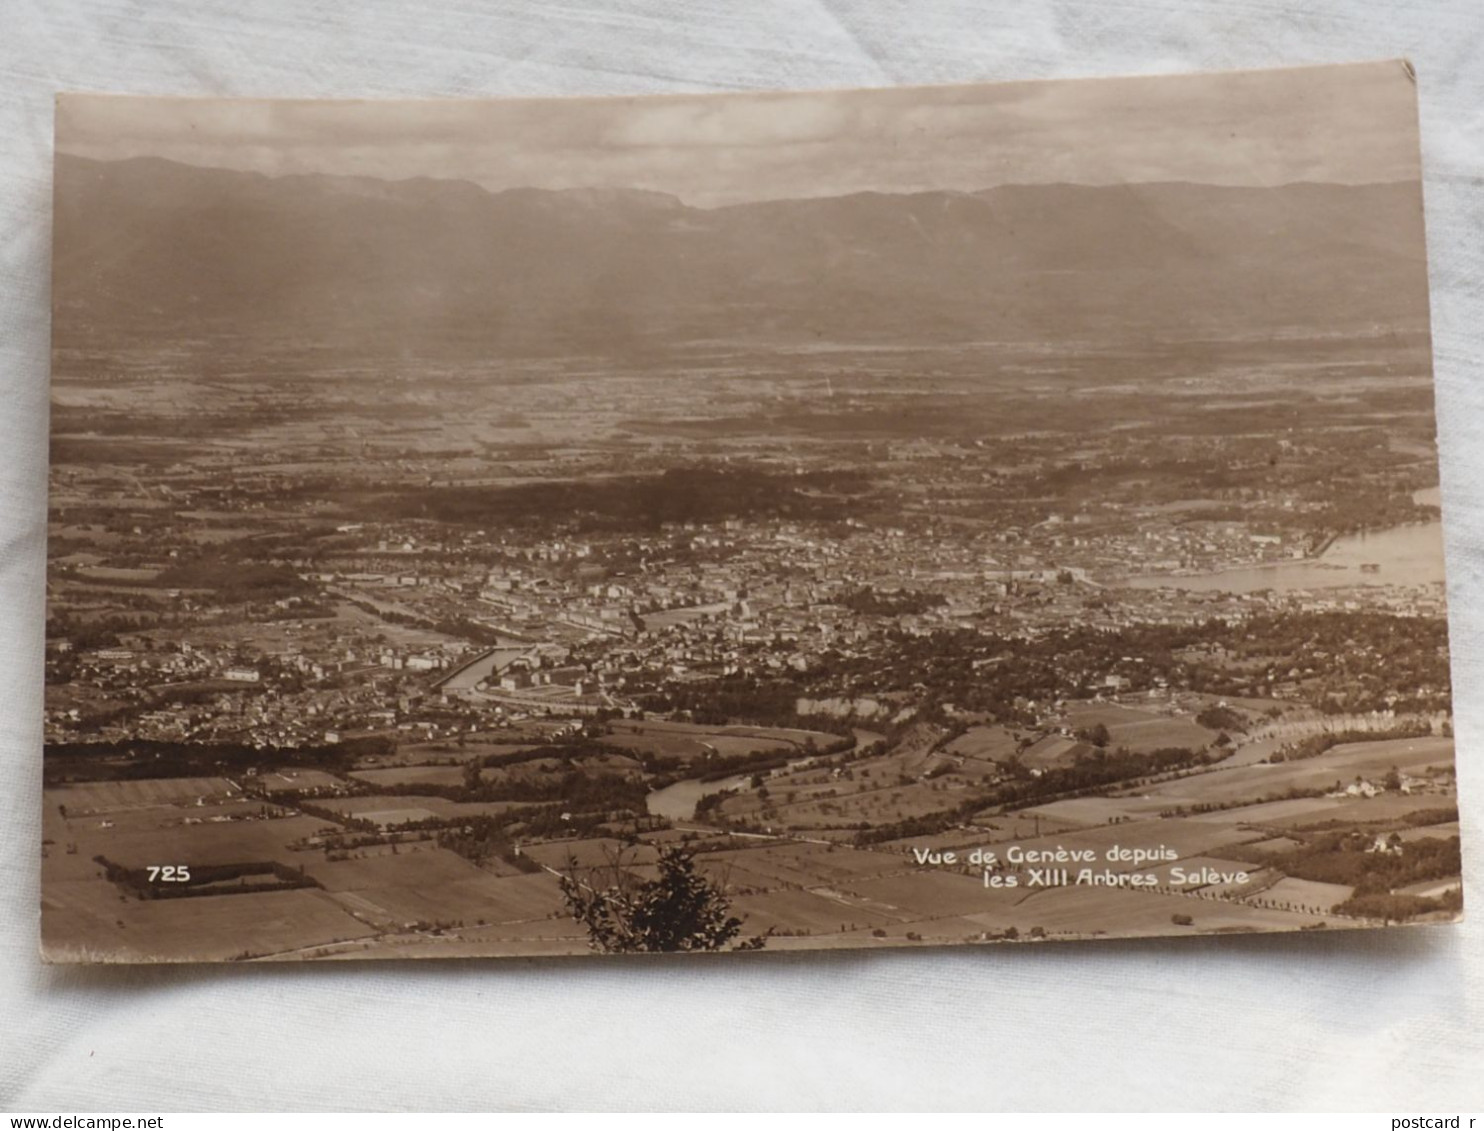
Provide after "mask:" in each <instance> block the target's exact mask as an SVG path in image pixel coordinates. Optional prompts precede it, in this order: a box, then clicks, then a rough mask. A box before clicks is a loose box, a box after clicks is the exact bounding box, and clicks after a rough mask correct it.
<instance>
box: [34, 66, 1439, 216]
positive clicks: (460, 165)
mask: <svg viewBox="0 0 1484 1131" xmlns="http://www.w3.org/2000/svg"><path fill="white" fill-rule="evenodd" d="M57 145H58V148H59V149H61V150H63V151H68V152H75V153H83V154H85V155H88V156H93V157H103V158H110V157H128V156H139V155H144V154H150V155H157V156H162V157H168V158H172V159H174V160H178V161H185V162H189V163H192V164H201V165H219V166H225V167H229V168H239V169H253V170H257V171H261V172H266V173H272V174H280V173H306V172H331V173H358V174H362V175H370V176H378V177H386V178H401V177H413V176H433V177H451V178H463V179H469V180H474V181H477V182H479V183H481V184H483V185H485V186H486V187H488V188H491V189H495V190H499V189H504V188H512V187H520V186H535V187H550V188H571V187H584V186H632V187H639V188H649V189H655V190H658V191H662V192H669V193H673V194H674V195H676V196H679V197H680V198H682V199H683V200H686V201H688V202H690V203H692V204H696V205H701V206H710V205H716V204H725V203H730V202H733V201H738V200H748V199H765V198H779V197H788V196H824V195H836V194H842V193H848V192H858V191H864V190H876V191H884V192H902V191H916V190H921V189H931V188H948V189H966V190H973V189H981V188H987V187H990V186H992V185H995V184H1002V183H1005V182H1012V181H1014V182H1023V183H1045V182H1051V181H1072V182H1080V183H1093V184H1096V183H1110V182H1119V181H1150V180H1186V181H1198V182H1204V183H1213V184H1259V185H1261V184H1281V183H1285V182H1289V181H1296V180H1328V181H1337V182H1347V183H1357V182H1366V181H1390V180H1402V179H1410V178H1415V177H1417V176H1418V171H1419V170H1418V151H1417V148H1418V147H1417V134H1416V102H1415V88H1414V86H1413V84H1412V82H1411V80H1410V79H1409V78H1408V77H1407V76H1406V75H1405V73H1404V72H1403V70H1402V68H1401V65H1400V64H1398V63H1394V62H1393V63H1375V64H1361V65H1351V66H1330V67H1312V68H1298V69H1293V70H1286V71H1248V72H1234V73H1230V74H1220V75H1184V76H1173V77H1139V78H1127V79H1073V80H1064V81H1050V82H1021V83H1000V84H980V85H963V86H942V87H916V88H911V87H909V88H895V89H885V90H860V91H825V92H816V93H797V92H791V93H761V94H727V95H665V96H658V97H620V98H566V99H524V100H522V99H508V100H498V101H457V100H442V101H439V100H428V101H400V102H366V101H361V102H352V101H347V102H324V101H321V102H305V101H263V100H231V99H181V98H170V99H164V98H134V97H103V96H81V95H78V96H65V97H63V98H62V99H61V100H59V103H58V110H57Z"/></svg>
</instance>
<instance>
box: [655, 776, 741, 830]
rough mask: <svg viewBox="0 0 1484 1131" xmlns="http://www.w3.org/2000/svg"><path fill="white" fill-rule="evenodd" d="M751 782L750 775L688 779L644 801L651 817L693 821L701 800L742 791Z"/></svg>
mask: <svg viewBox="0 0 1484 1131" xmlns="http://www.w3.org/2000/svg"><path fill="white" fill-rule="evenodd" d="M751 780H752V775H750V774H736V775H734V776H732V777H729V778H719V779H718V780H716V781H701V779H700V778H686V779H685V780H684V781H678V782H676V783H675V784H674V785H667V786H665V788H664V789H657V790H655V791H654V792H653V793H651V794H650V795H649V796H648V797H646V798H645V799H644V805H645V808H647V809H648V810H649V812H650V815H651V816H655V817H664V818H666V819H667V820H671V821H693V820H695V819H696V805H697V804H699V802H700V800H701V798H703V797H706V796H707V795H709V794H712V793H720V792H721V791H722V790H724V789H741V788H743V787H745V786H746V785H747V783H748V782H749V781H751Z"/></svg>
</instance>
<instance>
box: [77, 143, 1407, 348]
mask: <svg viewBox="0 0 1484 1131" xmlns="http://www.w3.org/2000/svg"><path fill="white" fill-rule="evenodd" d="M54 199H55V204H56V227H55V244H54V279H55V285H54V326H55V332H56V335H57V338H58V341H59V342H65V341H68V340H71V339H73V338H77V337H79V336H82V337H103V338H106V337H107V335H108V334H109V333H110V332H118V333H148V332H153V333H164V334H168V333H178V332H179V329H180V328H181V327H182V326H187V325H189V326H193V327H195V328H197V329H198V330H200V331H203V332H207V333H214V334H223V335H228V334H229V335H233V336H239V337H243V336H245V337H247V338H254V337H264V336H278V337H290V338H292V337H295V336H297V337H302V338H304V339H305V340H309V341H330V342H339V341H343V340H347V339H355V338H361V339H363V340H382V339H385V340H387V341H401V342H402V343H403V344H404V345H416V346H417V347H418V348H419V349H423V348H430V349H435V348H438V346H439V343H440V342H441V343H444V344H449V343H459V344H460V345H461V347H464V348H473V349H476V350H478V351H482V352H486V353H488V354H490V355H492V356H499V355H511V356H527V355H532V354H538V355H551V354H561V353H563V352H576V353H584V354H586V353H597V354H615V355H628V354H632V353H635V352H640V353H643V352H652V351H655V350H661V351H663V350H667V349H672V348H674V347H676V346H679V345H682V344H684V343H685V342H688V341H696V340H718V339H729V340H748V341H756V342H758V343H759V344H767V343H774V344H786V343H793V342H807V341H811V340H821V339H822V340H830V341H860V342H874V343H881V342H895V343H900V344H903V345H911V344H913V343H919V344H938V343H945V342H954V341H969V340H983V339H993V338H1000V337H1005V336H1007V335H1008V336H1014V337H1019V338H1038V337H1040V338H1046V339H1048V340H1056V339H1057V338H1063V337H1079V338H1088V337H1091V338H1094V339H1097V338H1107V339H1109V340H1110V341H1117V340H1119V339H1120V338H1121V337H1125V336H1127V335H1129V334H1133V335H1135V336H1138V337H1140V338H1147V337H1149V336H1151V335H1152V336H1154V337H1160V336H1180V335H1182V334H1188V333H1191V332H1211V333H1241V334H1244V335H1250V334H1253V333H1261V332H1263V331H1264V329H1265V328H1270V329H1271V330H1273V331H1275V332H1276V331H1283V332H1290V331H1292V330H1294V329H1295V328H1303V327H1310V328H1312V329H1314V330H1316V331H1319V332H1344V331H1346V330H1348V329H1357V330H1359V329H1364V328H1367V327H1370V328H1374V327H1376V326H1396V327H1407V328H1415V327H1417V326H1425V324H1426V318H1427V304H1426V261H1425V255H1424V253H1423V241H1422V229H1421V189H1420V185H1418V184H1416V183H1415V182H1379V183H1376V184H1372V185H1338V184H1326V183H1323V182H1294V183H1292V184H1290V185H1284V186H1273V187H1264V188H1248V187H1242V186H1220V185H1203V184H1199V183H1194V182H1180V181H1169V182H1148V183H1142V184H1114V185H1078V184H1048V185H1001V186H995V187H991V188H986V189H982V190H974V191H961V190H922V191H916V192H911V193H882V192H871V191H866V192H860V193H852V194H848V195H844V196H836V197H799V198H784V199H779V200H766V201H754V202H746V203H738V204H727V205H720V206H717V207H714V208H697V207H694V206H692V205H689V204H686V203H685V202H684V201H682V200H680V199H679V198H678V197H675V196H673V195H671V194H666V193H658V192H653V191H651V190H647V189H632V188H596V189H543V188H515V189H505V190H499V191H493V190H489V189H486V188H484V187H483V186H481V185H478V184H476V183H474V182H472V181H465V180H444V179H439V178H430V177H413V178H406V179H402V180H382V179H379V178H374V177H360V176H345V175H340V174H322V173H309V174H304V173H295V174H286V175H282V176H269V175H267V174H263V173H254V172H239V171H236V170H228V169H219V168H210V167H205V166H195V165H188V164H185V163H181V162H174V161H169V160H167V159H164V158H150V157H138V158H127V159H122V160H119V161H98V160H96V159H92V158H87V157H82V156H78V155H70V154H65V153H63V154H59V155H58V158H57V178H56V185H55V194H54Z"/></svg>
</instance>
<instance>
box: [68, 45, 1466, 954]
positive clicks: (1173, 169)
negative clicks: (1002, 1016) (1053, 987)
mask: <svg viewBox="0 0 1484 1131" xmlns="http://www.w3.org/2000/svg"><path fill="white" fill-rule="evenodd" d="M53 191H54V229H53V250H52V375H51V456H50V458H51V465H50V466H51V470H50V483H49V501H48V511H47V516H46V518H47V534H48V549H47V576H46V600H47V610H46V618H47V620H46V633H47V639H46V689H45V727H44V750H43V752H42V778H43V786H42V798H41V804H42V807H43V817H42V837H43V840H42V846H41V849H42V860H41V872H42V885H41V915H40V931H41V947H42V953H43V956H44V957H45V958H46V959H47V960H48V961H50V962H59V963H156V962H247V961H289V960H294V961H297V960H310V959H312V960H336V959H339V960H345V959H383V958H464V957H504V956H548V955H551V956H555V955H579V954H593V953H604V954H617V953H639V952H653V951H665V952H685V951H691V952H715V951H762V952H763V953H765V954H766V953H770V952H781V951H799V950H821V949H831V948H854V949H881V950H884V949H891V948H916V947H925V946H930V945H946V944H989V943H996V944H998V943H1017V944H1022V945H1025V944H1031V943H1041V942H1052V941H1073V940H1089V939H1106V938H1132V937H1149V936H1178V937H1183V938H1194V937H1199V936H1211V935H1227V934H1252V933H1262V932H1283V931H1313V930H1345V929H1356V928H1372V927H1384V926H1397V925H1422V924H1439V923H1449V922H1453V921H1455V920H1457V919H1459V918H1460V917H1461V914H1462V881H1461V858H1460V834H1459V815H1458V807H1457V804H1458V802H1457V791H1456V780H1455V772H1454V740H1453V727H1452V700H1451V684H1450V669H1449V652H1448V627H1447V612H1446V605H1445V586H1444V561H1443V535H1442V521H1441V510H1440V507H1441V499H1440V488H1439V472H1438V453H1437V442H1436V426H1435V416H1434V408H1433V384H1432V359H1431V337H1430V331H1429V305H1428V274H1427V254H1426V244H1425V237H1424V223H1423V200H1422V179H1421V163H1420V153H1419V136H1418V122H1417V89H1416V79H1415V75H1414V73H1413V71H1412V68H1411V67H1410V65H1409V64H1407V63H1405V62H1403V61H1400V60H1392V61H1385V62H1376V63H1364V64H1350V65H1328V66H1320V67H1305V68H1294V69H1285V70H1259V71H1242V72H1230V73H1217V74H1209V73H1208V74H1191V75H1172V76H1158V77H1137V78H1122V79H1076V80H1043V81H1034V82H1017V83H999V84H987V85H986V84H980V85H950V86H927V87H922V86H918V87H899V88H886V89H854V90H840V91H810V92H797V93H748V94H695V95H691V94H679V95H663V96H656V95H650V96H642V97H605V98H548V99H526V100H516V99H510V100H477V101H474V100H441V101H439V100H428V101H282V100H250V99H204V98H163V97H162V98H154V97H140V96H109V95H94V94H68V95H62V96H60V97H59V99H58V101H57V107H56V139H55V167H54V187H53ZM1110 957H1115V961H1116V956H1110Z"/></svg>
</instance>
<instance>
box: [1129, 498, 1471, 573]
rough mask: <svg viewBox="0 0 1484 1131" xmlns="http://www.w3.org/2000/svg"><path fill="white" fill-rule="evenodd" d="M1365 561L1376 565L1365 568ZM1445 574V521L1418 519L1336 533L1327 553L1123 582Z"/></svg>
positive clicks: (1368, 565) (1419, 500)
mask: <svg viewBox="0 0 1484 1131" xmlns="http://www.w3.org/2000/svg"><path fill="white" fill-rule="evenodd" d="M1419 494H1420V493H1419ZM1422 501H1423V500H1422V499H1420V498H1419V499H1418V502H1422ZM1363 565H1364V566H1367V567H1372V566H1373V567H1375V568H1374V569H1370V568H1367V569H1366V570H1364V571H1363V570H1362V569H1361V566H1363ZM1442 580H1443V524H1442V523H1441V522H1419V523H1411V524H1409V525H1407V526H1394V527H1392V528H1391V529H1389V530H1374V531H1370V532H1368V533H1365V534H1352V535H1349V536H1347V537H1344V538H1336V539H1335V541H1334V542H1333V543H1332V544H1331V545H1330V547H1329V548H1328V549H1327V550H1325V551H1324V553H1323V554H1321V555H1320V556H1319V557H1317V558H1310V559H1308V560H1306V561H1299V562H1275V563H1273V564H1272V565H1260V566H1243V567H1239V568H1237V569H1224V570H1218V571H1216V572H1214V573H1191V574H1168V575H1163V576H1158V577H1131V578H1129V579H1128V580H1127V581H1125V582H1124V585H1126V586H1127V587H1128V588H1130V589H1186V590H1190V591H1193V592H1200V593H1213V592H1224V593H1255V592H1257V591H1258V590H1261V589H1278V590H1294V589H1345V588H1351V587H1354V586H1358V585H1431V584H1434V583H1439V584H1440V583H1441V582H1442Z"/></svg>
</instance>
